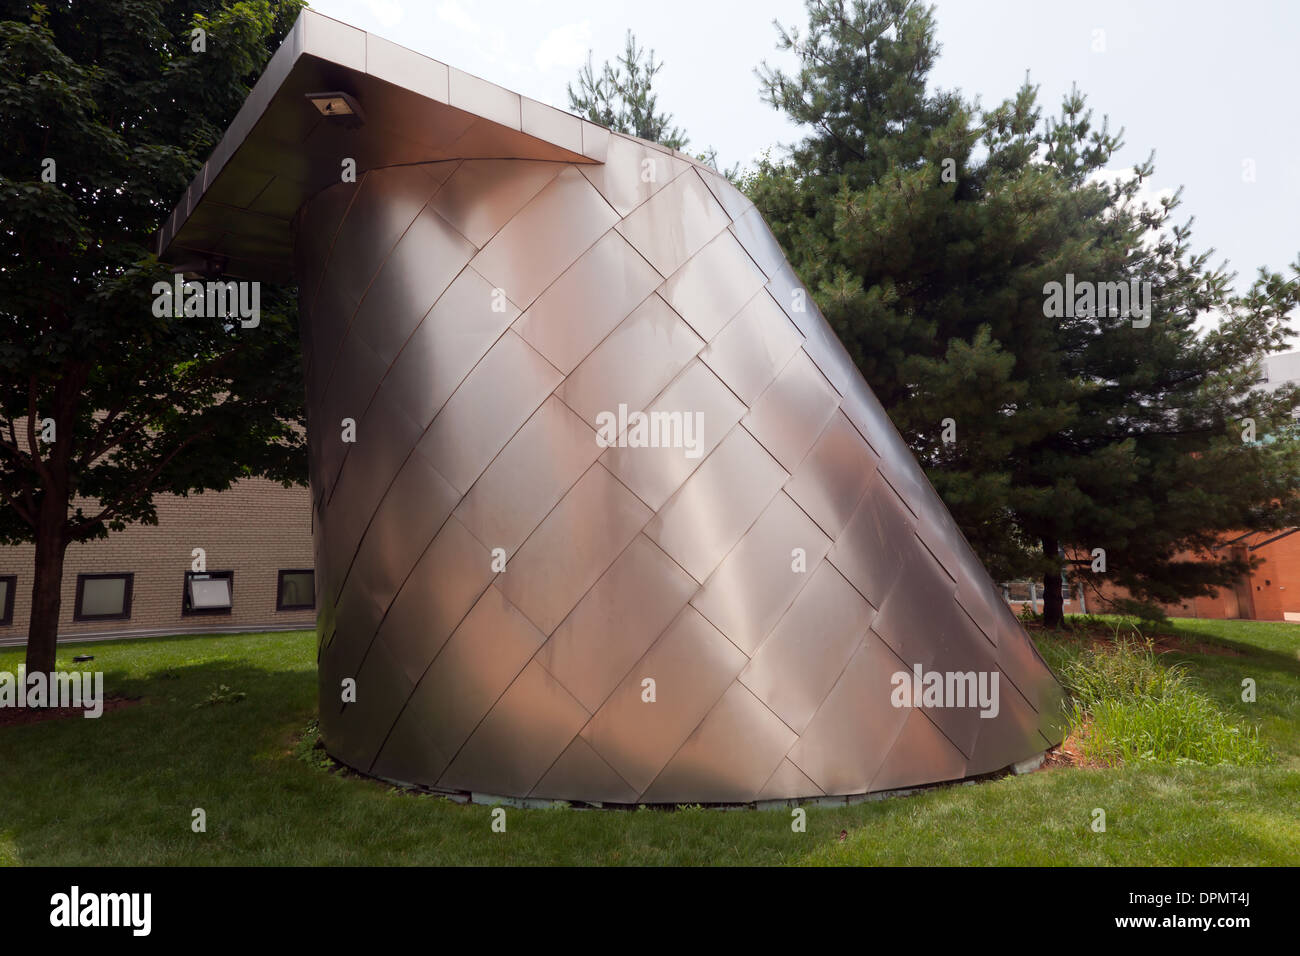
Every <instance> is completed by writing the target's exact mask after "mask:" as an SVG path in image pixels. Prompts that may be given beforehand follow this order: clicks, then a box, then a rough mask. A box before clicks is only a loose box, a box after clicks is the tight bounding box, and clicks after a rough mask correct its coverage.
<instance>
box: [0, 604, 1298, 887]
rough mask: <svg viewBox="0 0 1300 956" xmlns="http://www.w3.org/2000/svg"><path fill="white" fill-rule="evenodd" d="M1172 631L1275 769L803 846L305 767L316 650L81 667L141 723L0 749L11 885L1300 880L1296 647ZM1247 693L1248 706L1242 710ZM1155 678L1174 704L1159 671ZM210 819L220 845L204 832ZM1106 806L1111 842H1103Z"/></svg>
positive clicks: (1132, 763)
mask: <svg viewBox="0 0 1300 956" xmlns="http://www.w3.org/2000/svg"><path fill="white" fill-rule="evenodd" d="M1171 630H1172V632H1173V633H1175V634H1177V635H1181V636H1184V637H1189V638H1194V639H1195V640H1197V641H1200V642H1203V643H1205V644H1207V645H1213V646H1214V647H1215V648H1216V649H1222V650H1223V651H1225V652H1229V653H1231V654H1233V655H1236V656H1226V655H1224V654H1219V655H1215V654H1205V653H1191V652H1189V653H1185V654H1184V653H1173V654H1157V655H1153V656H1152V660H1151V662H1150V665H1151V666H1153V667H1154V668H1158V669H1160V670H1167V669H1168V668H1169V667H1170V666H1171V665H1174V664H1176V663H1179V662H1180V661H1181V662H1183V671H1184V672H1185V678H1186V680H1188V681H1189V682H1190V681H1193V680H1194V683H1191V684H1189V686H1190V687H1191V688H1192V690H1193V691H1194V692H1195V693H1196V694H1199V695H1201V696H1202V697H1203V698H1204V699H1205V701H1207V702H1209V703H1210V704H1212V705H1213V706H1214V708H1215V711H1216V712H1217V713H1218V714H1220V715H1221V717H1222V718H1223V720H1224V721H1226V722H1227V723H1228V724H1229V725H1230V726H1233V727H1238V728H1242V729H1243V730H1244V729H1245V728H1248V727H1254V726H1257V727H1258V728H1259V729H1258V738H1259V741H1260V744H1261V746H1265V747H1267V748H1268V749H1269V751H1270V752H1271V753H1272V754H1273V757H1274V760H1273V762H1272V763H1271V764H1255V765H1247V766H1241V765H1238V764H1233V763H1212V762H1211V761H1209V760H1205V761H1202V762H1200V763H1190V762H1187V761H1183V762H1181V763H1180V762H1178V761H1176V760H1170V761H1164V762H1153V761H1148V760H1132V759H1129V760H1124V761H1123V762H1122V763H1119V764H1118V765H1116V766H1106V767H1091V768H1072V767H1060V768H1053V769H1049V770H1044V771H1040V772H1037V773H1033V774H1030V775H1027V776H1022V777H1007V778H1003V779H1000V780H994V781H989V782H983V783H978V784H973V785H964V786H955V787H945V788H939V789H935V790H931V791H928V792H925V793H923V794H919V795H916V796H912V797H906V798H898V799H890V800H883V801H876V802H870V803H864V804H859V805H856V806H852V807H834V808H816V807H814V808H810V809H809V810H808V815H807V832H804V833H797V832H794V831H792V829H791V826H790V823H791V817H790V815H789V813H788V812H787V811H755V810H748V811H736V812H718V811H712V810H692V811H680V812H660V811H650V810H644V811H631V812H615V811H611V812H601V811H583V810H573V809H556V810H528V811H525V810H515V809H510V810H508V811H507V831H506V833H504V834H498V833H493V832H492V829H491V810H490V808H488V807H482V806H472V805H471V806H464V805H459V804H454V803H451V802H449V801H446V800H442V799H439V798H434V797H429V796H417V795H412V794H408V793H402V792H398V791H395V790H393V788H390V787H387V786H385V785H383V784H380V783H376V782H374V781H370V780H365V779H361V778H357V777H355V776H349V775H343V774H336V773H330V772H327V770H325V769H323V767H322V766H321V765H320V764H321V761H320V760H319V759H315V760H314V761H313V759H303V756H304V755H305V756H307V757H308V758H310V757H311V754H310V748H309V746H308V747H297V744H296V741H297V740H298V738H299V736H300V735H301V734H302V732H303V731H304V729H306V728H307V727H308V725H309V724H310V722H311V720H312V719H313V718H314V715H315V666H314V653H315V642H314V638H313V636H312V635H311V634H309V633H291V634H284V633H279V634H257V635H238V636H223V637H175V638H158V639H150V640H135V641H120V642H110V643H97V644H86V645H68V646H66V647H64V648H62V653H61V654H60V657H59V662H58V666H59V667H60V668H61V669H71V668H72V667H73V666H74V665H73V664H72V663H71V658H72V655H73V654H74V653H91V654H94V655H95V660H94V661H93V662H91V663H89V664H85V665H75V666H78V667H86V668H96V669H100V670H103V671H105V674H106V677H105V681H106V685H107V687H108V689H109V690H110V692H118V693H124V694H127V695H129V696H134V697H139V698H141V701H140V703H139V704H138V705H135V706H131V707H126V708H123V709H119V710H114V711H110V712H108V713H106V714H105V715H104V716H103V717H102V718H101V719H99V720H82V719H72V720H60V721H51V722H47V723H42V724H35V725H30V726H15V727H6V728H0V864H6V865H88V864H113V865H121V864H145V865H155V864H157V865H175V864H190V865H194V864H197V865H204V864H231V865H249V864H252V865H256V864H289V865H307V866H314V865H331V864H399V865H400V864H482V865H502V864H506V865H508V864H543V863H551V864H562V865H569V864H597V865H600V864H613V865H620V864H646V865H663V864H687V865H695V864H706V865H707V864H762V865H768V864H771V865H780V864H827V865H838V864H1040V865H1071V864H1100V865H1109V864H1156V865H1160V864H1187V865H1200V864H1290V865H1294V864H1296V863H1300V815H1298V814H1297V813H1296V812H1295V808H1296V807H1297V806H1300V774H1298V773H1297V772H1296V771H1297V770H1300V659H1298V658H1297V650H1298V649H1300V627H1297V626H1295V625H1284V624H1277V625H1271V624H1259V623H1255V622H1205V621H1197V622H1188V621H1177V622H1175V624H1174V625H1173V627H1172V629H1171ZM1036 637H1037V638H1038V640H1039V643H1040V646H1041V647H1042V649H1043V651H1044V654H1045V656H1047V657H1048V659H1049V661H1051V662H1052V663H1053V664H1054V666H1056V667H1058V668H1059V669H1060V670H1061V671H1065V670H1066V669H1067V665H1068V663H1069V662H1070V661H1071V660H1080V659H1083V657H1084V656H1085V655H1086V654H1088V653H1092V651H1091V643H1090V641H1089V640H1088V639H1087V637H1086V636H1083V635H1079V634H1072V633H1061V634H1042V633H1039V634H1037V635H1036ZM19 663H21V653H20V652H19V651H17V650H16V649H5V650H0V670H9V671H13V670H16V668H17V666H18V664H19ZM1142 666H1143V667H1146V666H1148V665H1147V664H1143V665H1142ZM1245 677H1251V678H1253V679H1254V680H1255V681H1256V684H1257V687H1258V699H1257V701H1256V702H1255V703H1246V702H1244V701H1242V700H1241V681H1242V679H1243V678H1245ZM1149 680H1150V681H1151V682H1153V683H1152V685H1151V686H1156V687H1159V686H1163V685H1161V684H1160V683H1159V682H1160V681H1162V680H1164V678H1161V677H1160V676H1159V675H1158V674H1156V673H1155V672H1154V671H1152V672H1151V674H1150V675H1149ZM1170 686H1176V681H1175V682H1174V683H1172V684H1171V685H1170ZM1099 699H1106V698H1105V696H1103V697H1101V698H1099ZM1093 720H1094V724H1095V722H1096V718H1095V715H1094V718H1093ZM295 748H297V749H298V750H299V751H300V753H299V754H298V755H295V753H294V751H295ZM195 808H202V809H204V811H205V812H206V815H207V832H206V833H195V832H193V830H192V829H191V820H192V811H193V810H194V809H195ZM1096 808H1102V809H1104V810H1105V811H1106V818H1107V829H1106V831H1105V832H1104V833H1097V832H1094V831H1093V830H1092V828H1091V823H1092V820H1093V811H1094V809H1096ZM841 831H847V835H846V837H845V839H844V840H843V841H841V840H840V833H841Z"/></svg>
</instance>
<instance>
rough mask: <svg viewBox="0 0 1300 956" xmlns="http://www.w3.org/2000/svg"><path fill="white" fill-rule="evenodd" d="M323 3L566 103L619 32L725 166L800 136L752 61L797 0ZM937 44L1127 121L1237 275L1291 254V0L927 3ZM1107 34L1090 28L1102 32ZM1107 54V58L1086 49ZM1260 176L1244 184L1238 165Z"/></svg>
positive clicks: (958, 83) (986, 76)
mask: <svg viewBox="0 0 1300 956" xmlns="http://www.w3.org/2000/svg"><path fill="white" fill-rule="evenodd" d="M312 6H313V7H314V8H315V9H317V10H319V11H320V12H322V13H325V14H328V15H329V16H333V17H337V18H338V19H340V20H344V21H346V22H348V23H351V24H353V25H355V26H358V27H361V28H363V29H366V30H369V31H371V32H374V33H377V34H379V35H381V36H384V37H387V38H389V39H392V40H395V41H396V42H398V43H401V44H403V45H404V46H407V47H410V48H411V49H414V50H417V51H419V52H421V53H424V54H427V55H429V56H432V57H435V58H437V59H439V60H443V61H444V62H447V63H450V64H452V65H454V66H457V67H459V68H460V69H463V70H466V71H468V72H470V73H475V74H478V75H479V76H482V77H484V78H486V79H489V80H492V81H494V82H496V83H499V84H501V85H503V86H505V87H507V88H509V89H512V90H514V91H516V92H519V93H523V94H526V95H528V96H531V97H534V98H535V99H539V100H543V101H545V102H549V103H552V104H553V105H555V106H559V107H561V108H567V107H568V98H567V96H566V94H565V85H566V83H568V82H570V81H571V80H572V79H573V77H574V75H575V73H576V72H577V70H578V68H579V67H580V66H581V65H582V64H583V63H585V62H586V58H587V51H588V49H592V50H594V51H595V59H596V63H597V65H599V64H600V63H601V62H602V61H603V60H605V59H607V58H612V57H613V56H614V55H615V54H617V53H618V52H620V51H621V49H622V45H623V36H624V32H625V31H626V30H627V29H628V28H631V29H632V30H633V31H634V32H635V33H636V35H637V39H638V40H639V41H640V42H642V43H643V44H645V45H646V46H647V47H653V48H654V49H655V51H656V54H657V55H658V56H659V57H660V58H661V59H662V60H663V61H664V63H665V66H664V68H663V71H662V72H661V73H660V75H659V78H658V82H657V88H658V90H659V102H660V106H661V108H663V109H665V110H667V111H669V112H671V113H672V114H673V116H674V119H675V121H676V122H677V124H678V125H680V126H682V127H683V128H684V129H685V131H686V133H687V134H688V135H689V136H690V137H691V147H692V148H694V149H703V148H705V147H706V146H713V147H715V148H716V149H717V151H718V160H719V163H720V164H721V165H726V166H730V165H731V164H732V163H734V162H737V161H740V162H741V163H742V164H743V163H745V162H747V161H749V160H750V159H751V158H752V157H753V156H755V155H757V154H758V153H759V152H760V151H761V150H763V149H764V148H767V147H770V146H773V145H778V144H781V143H789V142H791V141H793V140H794V139H797V138H798V136H799V131H798V130H797V129H795V128H794V127H792V126H791V125H790V124H789V123H788V122H786V121H785V120H784V118H783V117H782V116H781V115H780V114H778V113H776V112H775V111H773V110H772V109H771V108H770V107H768V106H766V105H764V104H763V103H762V102H761V101H760V100H759V84H758V80H757V78H756V77H755V75H754V68H755V67H756V66H757V65H758V64H759V62H760V61H762V60H764V59H766V60H767V61H768V62H769V63H773V64H786V65H788V64H789V60H788V59H787V58H786V57H784V56H783V55H782V54H780V53H779V52H778V51H777V50H776V47H775V41H776V31H775V30H774V28H773V26H772V21H773V20H774V19H778V20H780V21H781V22H782V23H783V24H786V25H797V26H802V25H803V24H804V22H805V17H804V6H803V2H802V0H731V2H724V0H655V2H653V3H647V2H624V0H317V2H314V3H313V4H312ZM935 7H936V10H937V19H938V25H939V26H938V36H939V41H940V43H941V44H942V52H941V54H940V57H939V60H938V63H937V65H936V67H935V70H934V72H933V74H932V81H933V82H934V83H935V84H937V85H938V86H941V87H944V88H953V87H957V88H960V89H961V90H963V91H964V92H965V93H966V94H967V95H978V96H979V97H980V98H981V100H982V101H983V103H984V104H985V105H992V104H993V103H995V102H997V101H999V100H1001V99H1002V98H1004V97H1006V96H1010V95H1011V94H1013V93H1014V92H1015V90H1016V88H1017V87H1018V85H1019V84H1020V82H1021V80H1022V79H1023V78H1024V76H1025V72H1026V71H1029V75H1030V79H1031V80H1032V81H1033V82H1035V83H1037V84H1038V85H1039V86H1040V101H1041V103H1042V104H1043V105H1044V107H1045V111H1050V112H1053V113H1054V112H1055V110H1056V108H1057V107H1058V105H1059V102H1060V98H1061V96H1062V94H1064V93H1065V92H1067V91H1068V90H1069V88H1070V84H1071V83H1072V82H1077V83H1078V84H1079V87H1080V89H1081V90H1082V91H1083V92H1084V93H1085V94H1087V96H1088V100H1089V103H1090V104H1091V105H1092V106H1093V108H1094V109H1095V111H1096V114H1097V115H1098V117H1100V115H1101V114H1109V116H1110V118H1111V125H1112V128H1113V129H1114V128H1118V127H1120V126H1122V127H1124V129H1125V137H1124V138H1125V142H1126V146H1125V148H1124V150H1123V151H1122V152H1121V153H1120V154H1119V156H1118V157H1117V160H1116V162H1115V163H1114V165H1115V166H1117V167H1128V166H1131V165H1132V163H1133V162H1135V161H1139V160H1141V159H1144V158H1145V157H1146V156H1147V154H1148V153H1149V152H1150V151H1151V150H1152V149H1154V150H1155V152H1156V157H1155V162H1156V174H1155V177H1154V179H1153V181H1152V182H1151V184H1150V185H1151V191H1152V192H1153V193H1158V192H1161V191H1164V190H1172V189H1173V188H1175V187H1177V186H1179V185H1183V186H1184V187H1185V189H1184V192H1183V205H1182V207H1181V209H1180V210H1179V211H1180V213H1181V214H1182V217H1183V218H1186V217H1187V216H1195V217H1196V222H1195V225H1194V227H1193V244H1194V248H1196V249H1197V250H1198V251H1202V250H1204V249H1205V248H1207V247H1210V246H1213V247H1214V248H1215V250H1216V254H1215V256H1214V258H1213V260H1212V261H1213V262H1215V263H1217V262H1219V261H1221V260H1222V259H1224V258H1226V259H1228V260H1229V262H1230V264H1231V267H1232V269H1234V270H1235V271H1237V272H1238V273H1239V280H1238V285H1239V287H1240V286H1244V285H1245V284H1246V283H1248V282H1249V280H1250V278H1252V277H1253V275H1254V273H1255V269H1256V267H1258V266H1260V265H1264V266H1268V267H1269V268H1271V269H1277V270H1283V271H1286V269H1287V266H1288V265H1289V264H1290V263H1292V262H1294V261H1295V259H1296V257H1297V254H1300V124H1298V123H1297V109H1296V105H1295V97H1296V92H1297V89H1298V88H1300V84H1298V83H1297V80H1300V55H1298V54H1297V41H1298V40H1300V3H1295V2H1289V0H1273V2H1268V0H1234V2H1232V3H1222V2H1218V3H1211V2H1207V0H1133V2H1129V3H1120V2H1113V0H1088V2H1072V3H1065V2H1059V0H937V2H936V3H935ZM1098 31H1102V32H1100V33H1099V32H1098ZM1095 47H1102V49H1101V50H1097V49H1094V48H1095ZM1248 161H1249V163H1250V164H1251V167H1252V168H1253V173H1254V181H1253V182H1248V181H1246V179H1245V177H1244V176H1243V172H1244V171H1245V170H1246V169H1247V166H1246V165H1245V164H1247V162H1248Z"/></svg>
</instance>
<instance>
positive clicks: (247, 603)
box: [0, 479, 316, 643]
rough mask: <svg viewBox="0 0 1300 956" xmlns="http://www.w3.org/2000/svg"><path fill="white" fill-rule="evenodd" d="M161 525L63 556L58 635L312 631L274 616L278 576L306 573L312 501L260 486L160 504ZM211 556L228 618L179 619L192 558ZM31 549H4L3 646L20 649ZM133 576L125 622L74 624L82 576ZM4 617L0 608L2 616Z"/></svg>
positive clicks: (292, 617)
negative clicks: (199, 552) (229, 602)
mask: <svg viewBox="0 0 1300 956" xmlns="http://www.w3.org/2000/svg"><path fill="white" fill-rule="evenodd" d="M155 500H156V503H157V507H158V524H157V525H138V524H136V525H129V526H128V527H127V528H126V530H125V531H121V532H118V533H115V534H110V535H109V537H108V538H106V539H104V540H102V541H92V542H88V543H86V544H74V545H71V546H70V547H69V548H68V553H67V559H66V561H65V564H64V573H63V605H62V609H61V611H60V623H59V635H60V636H61V637H62V636H74V635H83V636H85V635H89V634H106V633H125V632H136V631H148V632H154V633H203V632H220V631H232V630H258V629H262V628H268V629H269V628H283V627H301V628H311V627H314V626H315V618H316V612H315V611H312V610H307V611H302V610H299V611H277V610H276V609H275V598H276V580H277V572H278V571H279V570H280V569H293V568H311V567H312V564H313V557H312V543H311V493H310V491H309V490H308V489H307V488H305V487H296V486H295V487H292V488H283V487H281V486H280V485H278V484H276V483H275V482H271V481H266V480H264V479H248V480H245V481H241V482H238V483H236V484H235V485H233V486H232V487H231V489H230V490H229V491H224V492H209V493H207V494H202V495H191V496H190V497H188V498H178V497H175V496H172V495H159V496H157V498H156V499H155ZM194 548H203V549H205V550H206V551H207V570H209V571H233V572H234V573H235V574H234V591H233V594H234V601H233V604H234V607H233V608H232V610H231V612H230V613H229V614H220V615H183V614H182V613H181V598H182V588H183V582H184V579H185V572H186V571H188V570H190V564H191V561H192V560H193V559H192V558H191V551H192V550H193V549H194ZM33 550H34V549H33V546H31V545H23V546H20V547H9V548H4V547H0V575H8V574H16V575H17V577H18V581H17V587H16V589H15V595H14V615H13V622H12V624H10V625H9V626H0V642H4V643H9V642H13V641H18V642H21V641H24V640H25V639H26V636H27V621H28V615H29V612H30V608H31V598H32V595H31V589H32V554H33ZM120 571H129V572H133V573H134V574H135V580H134V585H133V589H132V600H131V617H130V618H129V619H128V620H120V621H74V620H73V611H74V608H75V602H76V588H77V575H78V574H91V573H102V572H120ZM2 610H3V608H0V611H2Z"/></svg>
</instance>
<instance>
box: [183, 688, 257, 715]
mask: <svg viewBox="0 0 1300 956" xmlns="http://www.w3.org/2000/svg"><path fill="white" fill-rule="evenodd" d="M247 696H248V695H247V694H245V693H244V692H243V691H242V690H232V689H231V688H230V687H228V686H227V685H225V684H220V685H218V686H217V687H216V688H214V689H213V691H212V693H210V694H208V696H207V697H205V698H203V700H201V701H199V702H198V703H197V704H195V705H194V709H195V710H198V709H199V708H200V707H212V706H215V705H216V704H237V703H239V702H240V701H241V700H243V699H244V698H245V697H247Z"/></svg>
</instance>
